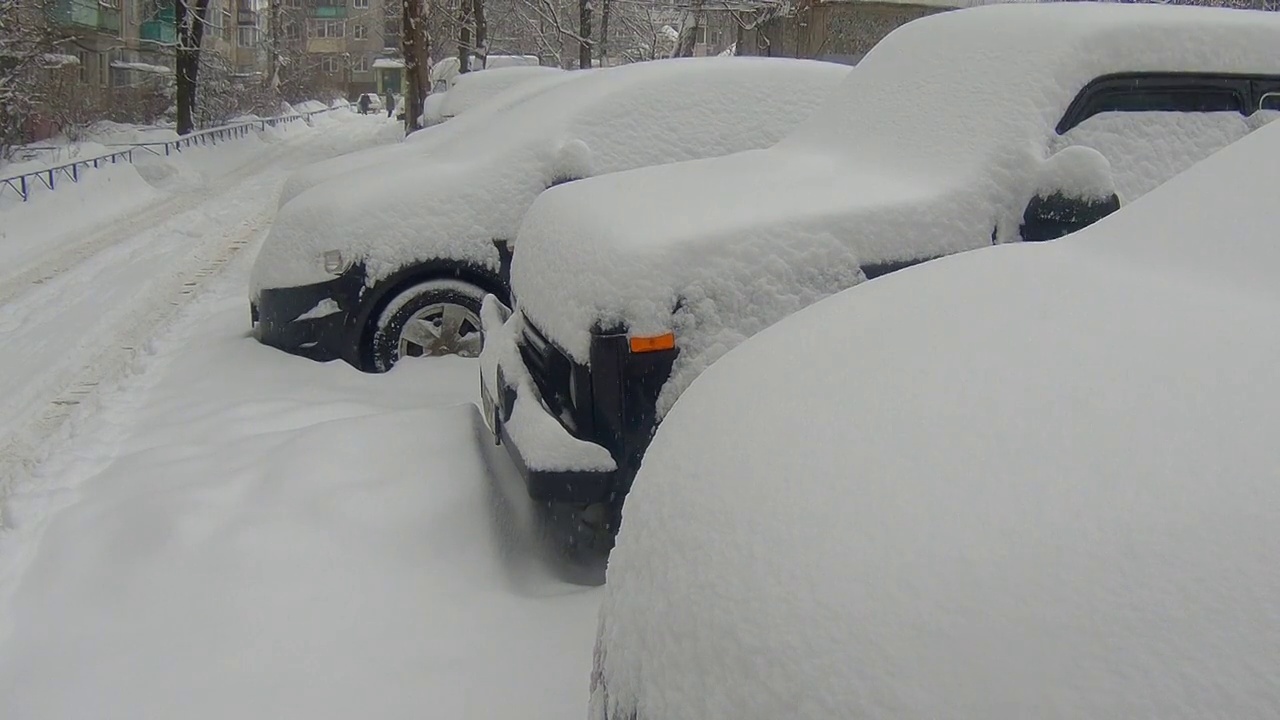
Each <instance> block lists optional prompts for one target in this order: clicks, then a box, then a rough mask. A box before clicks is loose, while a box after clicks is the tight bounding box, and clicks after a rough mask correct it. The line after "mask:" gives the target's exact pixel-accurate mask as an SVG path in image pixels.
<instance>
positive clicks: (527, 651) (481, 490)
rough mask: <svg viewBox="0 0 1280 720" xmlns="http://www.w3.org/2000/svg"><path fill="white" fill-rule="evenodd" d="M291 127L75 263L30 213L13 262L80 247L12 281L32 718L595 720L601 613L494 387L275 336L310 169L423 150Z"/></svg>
mask: <svg viewBox="0 0 1280 720" xmlns="http://www.w3.org/2000/svg"><path fill="white" fill-rule="evenodd" d="M289 127H290V128H292V129H289V130H287V131H286V132H285V134H284V135H283V136H282V137H280V138H278V139H275V140H270V141H268V140H264V139H262V138H257V139H253V140H249V141H248V144H247V146H246V148H245V150H243V152H244V153H245V154H244V156H243V158H242V159H243V160H244V161H245V162H246V164H244V165H243V166H242V167H238V168H234V169H231V170H229V171H228V172H227V173H226V174H224V175H218V174H216V173H215V171H214V170H213V169H211V168H221V167H223V165H224V164H225V163H228V162H229V161H227V160H226V159H225V158H224V159H222V160H212V159H211V157H209V156H200V155H188V154H186V153H185V151H184V155H183V157H184V158H186V162H187V163H189V164H190V167H189V168H187V169H188V170H190V171H192V172H199V173H203V174H204V175H203V182H202V184H201V185H200V186H198V187H186V186H175V185H171V184H166V183H158V184H157V185H156V186H150V185H148V187H150V188H151V190H152V192H153V193H154V195H153V196H151V197H152V200H154V201H153V202H149V203H147V202H143V204H142V209H141V210H137V209H131V210H129V211H127V212H122V213H121V212H118V213H116V215H114V216H109V217H108V216H105V215H104V216H103V217H102V218H101V220H102V222H103V223H104V227H103V228H101V229H99V230H96V231H92V232H89V233H87V234H85V233H83V232H81V233H80V237H79V238H78V239H77V240H76V241H74V242H73V241H64V240H63V239H62V238H61V237H60V236H56V235H55V234H54V233H53V232H52V231H44V230H42V226H41V225H40V223H38V222H36V220H35V219H34V216H27V215H23V217H24V218H27V219H28V220H30V222H29V223H27V225H26V227H27V230H26V231H24V232H23V233H22V234H17V233H16V232H14V230H13V226H11V225H9V221H10V219H11V218H12V217H16V216H15V215H11V214H10V211H11V210H24V208H23V207H14V208H9V207H6V208H5V210H4V215H3V217H4V220H5V225H6V230H7V231H8V232H10V235H9V237H8V238H7V242H8V245H18V244H23V245H27V246H39V245H41V244H42V243H45V242H52V241H56V242H58V243H65V247H63V248H62V249H59V250H49V251H47V252H46V253H44V254H43V255H39V256H37V255H35V254H32V256H31V257H32V258H33V259H32V264H27V265H24V266H22V267H14V268H11V269H12V270H13V271H15V272H17V273H18V274H17V275H13V276H6V277H5V278H4V279H0V307H2V309H0V337H3V342H0V369H2V370H3V372H0V395H3V396H4V397H5V398H6V401H7V402H6V404H5V411H4V413H3V414H0V430H2V431H3V435H2V436H0V717H2V718H5V719H6V720H10V719H12V720H27V719H28V718H30V719H33V720H35V719H38V720H58V719H59V718H66V719H67V720H73V719H74V720H78V719H79V718H84V717H89V716H92V717H100V718H138V717H175V716H180V717H183V718H204V717H207V718H226V717H265V716H272V717H279V716H295V715H297V716H306V717H311V718H326V717H333V718H349V717H351V716H353V715H360V714H364V715H371V716H374V717H409V716H416V715H421V714H422V713H423V712H426V713H427V714H428V715H432V716H439V717H458V718H461V717H476V718H492V717H515V716H516V715H519V716H520V717H530V718H546V719H548V720H550V719H552V718H563V717H569V716H575V715H580V714H581V712H582V709H583V708H584V707H585V703H586V700H587V687H586V678H587V677H588V675H589V670H590V652H591V651H590V647H591V637H592V634H593V632H594V627H595V614H596V610H597V607H598V599H599V592H598V591H594V590H584V589H583V588H581V587H579V586H576V585H569V584H566V583H565V582H564V581H563V580H561V579H560V577H561V575H562V574H563V573H565V572H567V569H565V568H562V567H559V566H558V565H557V564H556V563H555V562H553V561H551V560H550V559H548V558H547V557H545V555H544V553H543V551H542V549H541V548H540V547H539V546H538V545H537V544H536V543H535V542H533V541H532V536H531V532H532V531H533V529H534V525H535V524H536V523H535V522H534V520H533V519H532V518H531V513H530V508H529V507H528V498H527V496H526V495H525V494H524V489H523V487H522V486H520V485H519V477H518V475H517V474H516V473H515V471H514V468H510V467H507V466H503V465H502V463H503V462H505V461H506V459H505V457H502V456H501V455H500V454H496V453H490V452H488V451H489V450H490V449H492V445H491V442H490V441H488V440H487V439H482V438H483V433H484V431H483V427H482V424H481V421H480V418H479V413H478V412H477V411H476V408H475V406H474V402H475V400H476V394H477V393H476V382H475V377H476V372H477V366H476V363H475V362H474V361H465V360H458V359H453V358H446V359H439V360H433V361H430V362H428V361H406V362H404V363H401V364H400V365H398V366H397V367H396V369H395V370H394V371H393V372H391V373H388V374H385V375H380V376H370V375H364V374H361V373H359V372H357V371H355V370H353V369H352V368H350V367H348V366H346V365H345V364H342V363H331V364H323V365H322V364H317V363H312V362H310V361H307V360H301V359H298V358H294V357H291V356H288V355H285V354H282V353H279V352H276V351H274V350H272V349H270V348H266V347H263V346H261V345H259V344H258V343H257V342H256V341H254V340H253V339H252V338H250V337H248V336H247V335H246V333H245V321H246V319H247V317H248V312H249V308H248V305H247V302H246V300H245V298H244V288H245V285H246V282H247V276H248V270H249V263H250V261H251V259H252V255H253V251H254V250H255V249H256V245H257V244H258V243H260V242H261V240H262V239H263V237H264V236H265V234H266V231H267V227H268V225H269V223H270V221H271V218H272V216H273V215H274V213H275V211H276V206H277V200H276V195H277V194H278V192H279V190H280V187H281V185H282V183H283V180H284V177H285V176H286V174H287V173H288V172H289V170H290V169H291V168H294V167H297V165H299V164H302V163H305V162H309V161H313V160H317V159H322V158H324V157H328V156H330V155H332V154H335V153H337V152H341V151H343V150H349V149H352V148H354V147H359V146H362V145H372V144H375V143H378V142H383V141H386V140H389V139H393V138H395V137H396V135H397V134H398V126H397V124H396V123H394V122H391V121H388V120H386V118H385V117H381V118H376V117H364V116H359V115H356V114H353V113H347V114H345V115H343V114H337V115H335V117H334V119H332V120H327V121H326V120H322V121H319V122H317V124H316V127H314V128H309V127H307V126H306V125H302V124H295V125H292V126H289ZM388 130H389V131H390V134H389V135H388V134H387V131H388ZM219 150H222V151H225V152H230V153H238V152H241V151H238V150H234V149H232V146H230V145H228V146H226V147H225V148H224V147H223V146H219ZM210 152H213V150H211V151H210ZM206 160H207V161H209V163H208V164H206V162H205V161H206ZM131 172H135V173H136V172H137V170H136V169H134V170H131ZM87 177H88V176H86V178H87ZM192 179H194V178H192ZM139 182H142V181H139ZM116 187H117V188H120V186H116ZM90 192H98V193H100V192H102V189H101V188H98V187H90V186H74V185H69V186H67V187H63V188H59V189H58V190H57V192H55V193H51V194H49V195H48V196H47V197H43V198H42V199H41V200H40V202H46V201H47V203H46V204H45V205H43V206H41V205H39V203H36V202H35V201H33V204H29V207H32V208H37V207H38V208H39V210H40V211H41V212H42V213H43V216H44V217H45V218H46V219H51V218H53V217H54V216H55V215H56V214H58V212H59V210H61V211H62V212H64V213H66V214H71V213H74V212H75V208H76V207H77V206H78V204H79V203H80V202H82V201H84V200H86V198H88V195H89V193H90ZM114 198H115V199H116V200H117V201H119V202H120V203H121V206H122V207H126V208H132V207H133V204H132V203H129V202H126V200H127V198H126V197H124V196H123V195H122V194H114ZM326 310H327V308H325V307H324V306H323V304H321V306H318V307H317V308H315V309H314V310H313V312H316V313H320V312H325V311H326ZM37 389H38V390H40V393H35V390H37ZM41 393H42V394H41ZM24 418H34V419H33V421H32V423H26V420H25V419H24ZM24 427H25V428H27V429H29V430H32V431H33V432H25V431H23V428H24ZM34 431H38V432H34ZM521 501H523V503H524V504H523V505H521Z"/></svg>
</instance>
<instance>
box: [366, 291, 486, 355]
mask: <svg viewBox="0 0 1280 720" xmlns="http://www.w3.org/2000/svg"><path fill="white" fill-rule="evenodd" d="M486 294H487V292H486V291H485V290H483V289H481V288H479V287H477V286H475V285H472V284H471V283H467V282H462V281H461V280H428V281H426V282H423V283H419V284H417V285H414V286H413V287H410V288H408V289H407V290H405V291H403V292H401V293H400V294H398V295H396V296H395V297H394V298H392V300H391V302H389V303H387V306H386V307H385V308H383V310H382V312H381V313H379V314H378V318H377V320H376V322H375V324H374V329H373V336H372V343H371V345H372V346H371V348H370V350H371V360H372V365H373V368H372V369H373V371H374V372H386V371H388V370H390V369H391V367H392V366H393V365H395V364H396V361H398V360H399V359H400V358H401V357H405V356H410V357H419V356H428V357H435V356H443V355H460V356H463V357H475V356H477V355H479V354H480V349H481V348H482V347H483V346H484V335H483V334H481V329H480V305H481V304H482V303H483V302H484V296H485V295H486Z"/></svg>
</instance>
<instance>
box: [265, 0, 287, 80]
mask: <svg viewBox="0 0 1280 720" xmlns="http://www.w3.org/2000/svg"><path fill="white" fill-rule="evenodd" d="M280 3H281V0H271V5H270V8H269V9H268V17H267V33H268V34H267V38H268V42H269V43H270V44H271V47H270V52H271V58H270V60H271V70H270V72H269V74H268V75H267V88H268V89H270V90H272V91H274V90H276V88H278V87H280V64H281V53H280V43H281V42H282V41H283V40H284V36H283V35H281V33H280V30H281V28H280V24H281V21H282V19H283V18H281V15H280Z"/></svg>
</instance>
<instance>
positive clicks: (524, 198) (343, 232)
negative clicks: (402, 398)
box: [251, 58, 849, 293]
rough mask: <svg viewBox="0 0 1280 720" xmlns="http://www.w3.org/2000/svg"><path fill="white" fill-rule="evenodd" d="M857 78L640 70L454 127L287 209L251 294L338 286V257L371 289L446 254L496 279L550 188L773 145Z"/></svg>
mask: <svg viewBox="0 0 1280 720" xmlns="http://www.w3.org/2000/svg"><path fill="white" fill-rule="evenodd" d="M848 72H849V68H847V67H843V66H838V65H831V64H827V63H818V62H812V61H804V60H783V59H768V58H696V59H681V60H667V61H660V62H648V63H637V64H634V65H626V66H622V67H616V68H608V69H604V70H593V71H590V72H589V73H588V74H586V75H585V76H584V77H580V78H578V79H575V80H573V81H571V82H566V83H561V84H559V85H556V86H554V87H550V88H548V89H545V90H543V91H542V92H538V93H537V94H535V95H534V96H533V97H530V98H528V99H527V100H525V101H524V102H521V103H520V104H519V105H518V107H519V112H511V111H497V112H491V113H485V114H483V115H481V116H478V117H474V118H470V120H469V121H468V122H466V123H464V122H462V121H463V120H466V119H468V118H467V116H463V117H462V118H458V119H455V120H452V121H450V122H448V123H444V124H442V125H439V126H437V127H434V128H431V129H429V130H427V131H425V132H427V133H435V134H436V135H435V138H430V137H428V138H425V139H423V140H422V141H420V142H422V143H423V144H424V146H429V147H424V148H422V150H421V151H420V152H419V151H414V152H406V154H405V156H404V157H403V159H402V160H401V161H400V162H398V163H390V162H387V163H383V164H381V165H379V166H376V167H367V168H363V169H353V170H351V172H349V173H347V174H346V175H344V176H342V177H340V178H337V179H335V180H334V181H332V182H330V183H327V184H323V183H322V184H321V185H318V186H314V187H312V188H310V189H309V190H306V191H304V192H303V193H301V194H300V195H298V196H297V197H295V198H294V199H292V200H290V201H289V202H287V203H286V204H285V205H284V207H283V208H282V209H281V212H280V216H279V219H278V221H277V223H276V225H275V227H274V228H273V229H272V234H271V237H270V238H269V239H268V241H267V242H266V244H265V245H264V246H263V251H262V254H261V255H260V256H259V260H258V263H257V264H256V266H255V268H254V272H253V276H252V281H251V282H252V287H251V292H252V293H257V292H258V291H259V290H261V289H262V288H270V287H292V286H297V285H305V284H310V283H316V282H323V281H325V280H328V279H329V278H330V277H331V276H330V275H328V274H326V273H325V272H324V269H323V266H322V264H320V263H319V262H318V261H317V258H319V257H320V256H321V255H322V254H323V253H324V252H326V251H329V250H341V251H343V253H344V254H345V255H347V256H349V257H351V258H353V259H354V260H355V261H356V262H362V263H363V264H364V267H365V278H366V282H368V283H369V284H373V283H376V282H377V281H378V280H380V279H383V278H385V277H388V276H390V275H391V274H393V273H395V272H396V271H397V270H400V269H402V268H405V267H408V266H411V265H414V264H416V263H419V262H422V261H425V260H430V259H436V258H446V259H449V260H452V261H456V262H459V263H466V264H471V265H475V266H477V267H481V268H488V269H490V270H492V271H494V272H496V271H497V270H498V266H499V257H498V252H497V250H496V249H495V248H494V247H493V244H492V241H493V240H494V239H513V238H515V237H516V230H517V228H518V227H519V225H520V221H521V219H522V218H523V217H524V214H525V211H526V209H527V208H528V207H529V205H531V204H532V203H533V201H534V199H536V198H537V196H538V195H539V194H540V193H542V191H543V190H545V189H546V188H547V187H549V186H551V185H554V184H556V183H558V182H562V181H565V180H572V179H576V178H580V177H585V176H588V175H599V174H606V173H611V172H618V171H621V170H627V169H631V168H635V167H641V166H645V165H652V164H656V163H665V162H675V161H679V160H687V159H691V158H698V157H708V156H714V155H723V154H727V153H731V152H736V151H739V150H744V149H748V148H753V147H763V146H766V145H769V144H770V143H772V142H774V141H776V140H777V139H778V138H779V137H781V136H782V135H783V134H784V133H785V132H787V131H788V130H790V129H791V128H793V127H795V126H796V124H797V123H799V122H801V121H802V120H803V119H804V118H805V117H807V116H808V114H809V113H810V112H812V111H813V110H814V109H815V108H816V107H817V106H818V104H819V103H821V102H822V101H823V100H824V99H825V97H826V96H827V94H828V93H829V92H830V91H831V90H832V89H833V88H834V87H835V86H836V85H838V84H839V82H840V81H841V79H843V78H844V77H845V76H846V75H847V74H848ZM531 82H537V81H531ZM477 111H478V109H477ZM477 111H473V113H475V112H477ZM468 115H471V114H470V113H469V114H468ZM440 133H447V135H440ZM441 138H447V142H445V141H443V140H442V139H441ZM406 147H408V144H406ZM326 172H327V170H326ZM369 217H374V218H377V222H379V223H380V227H379V233H378V235H377V237H376V238H371V237H369V236H368V235H367V234H366V233H363V232H361V231H360V230H359V228H360V227H363V226H364V224H365V223H366V222H367V221H368V218H369Z"/></svg>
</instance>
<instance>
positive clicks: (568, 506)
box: [482, 5, 1280, 550]
mask: <svg viewBox="0 0 1280 720" xmlns="http://www.w3.org/2000/svg"><path fill="white" fill-rule="evenodd" d="M1009 25H1015V26H1016V27H1017V28H1018V32H1016V33H1012V34H1011V33H1010V31H1009V29H1008V26H1009ZM1277 38H1280V21H1278V20H1277V18H1275V17H1273V16H1272V15H1271V14H1265V13H1236V12H1229V11H1217V10H1206V11H1199V10H1196V9H1188V8H1165V9H1161V8H1153V7H1145V6H1144V7H1128V6H1125V7H1114V6H1104V7H1097V8H1094V7H1078V6H1071V5H1067V6H1061V7H1059V6H1056V5H1055V6H1043V7H1042V6H1039V5H1029V6H1017V7H992V8H978V9H974V10H971V11H964V12H951V13H944V14H940V15H937V16H934V17H930V18H927V19H923V20H920V21H915V22H911V23H909V24H907V25H905V26H903V27H902V28H900V29H898V30H897V31H895V32H893V33H892V34H890V35H889V36H888V37H886V38H885V39H884V40H883V41H881V42H880V43H879V44H878V45H877V46H876V47H875V48H874V49H873V50H872V51H871V53H869V54H868V55H867V57H866V58H865V59H863V60H862V62H861V63H860V64H859V65H858V67H857V68H856V69H855V70H854V71H853V72H851V73H850V75H849V77H848V78H847V79H846V80H845V82H844V83H843V84H842V85H841V86H840V88H839V89H838V90H836V91H835V92H834V93H832V96H831V97H830V98H829V99H828V100H827V102H826V103H825V104H824V105H823V107H822V108H820V109H819V110H818V111H817V112H816V113H815V115H814V116H813V117H811V118H810V119H809V120H808V121H806V122H805V123H803V124H801V125H800V126H799V127H797V128H796V129H795V130H794V131H792V132H791V133H790V134H788V136H787V137H786V138H784V139H783V140H781V141H780V142H779V143H777V144H776V145H774V146H773V147H771V148H768V149H766V150H760V151H755V152H744V153H738V154H734V155H729V156H726V157H720V158H716V159H708V160H703V161H698V162H687V163H680V164H670V165H663V166H660V167H650V168H646V169H642V170H636V171H632V172H627V173H618V174H614V175H609V176H604V177H599V178H592V179H590V180H584V181H582V182H577V183H573V184H571V185H567V186H565V187H560V188H554V189H552V190H550V191H548V192H546V193H544V194H543V196H542V197H540V198H539V200H538V202H537V203H535V204H534V205H533V207H532V208H531V209H530V211H529V212H528V214H527V216H526V217H525V219H524V222H523V224H522V225H521V227H520V231H519V234H518V235H517V240H516V247H518V248H519V250H518V252H517V253H516V257H515V261H514V263H513V265H512V270H511V287H512V292H513V295H514V307H515V308H516V311H515V312H512V311H511V310H509V309H508V307H509V306H507V305H502V304H497V303H495V304H493V307H491V308H490V309H491V312H489V313H487V314H486V318H485V327H484V330H485V332H486V333H487V335H488V338H489V340H488V342H489V346H490V351H489V352H487V355H489V356H491V357H488V358H486V359H485V360H484V361H482V377H483V398H482V402H483V403H484V407H485V415H486V417H487V418H488V420H489V422H490V424H491V427H492V428H493V430H494V432H495V435H496V436H497V437H498V438H499V440H500V442H501V443H502V444H503V445H505V446H506V448H507V449H508V451H509V452H510V453H511V455H512V457H513V458H514V459H515V461H516V464H517V465H518V466H519V467H520V468H521V470H522V472H523V473H524V475H525V477H526V479H527V483H528V487H529V492H530V495H531V496H533V497H534V498H536V499H538V500H539V501H542V502H545V503H548V504H549V505H550V506H551V507H553V508H555V509H556V511H557V512H556V514H557V515H559V516H564V517H566V518H572V517H573V516H575V515H578V516H581V517H582V518H584V519H583V520H581V521H580V522H579V521H572V520H571V521H570V525H571V526H572V527H575V528H576V532H575V534H571V535H570V536H569V538H570V540H571V541H574V542H580V543H586V544H591V545H595V546H598V547H600V548H601V549H604V550H607V548H608V547H609V545H610V544H611V538H612V536H613V534H614V533H615V532H616V530H617V528H618V527H619V524H620V522H621V517H622V506H623V501H624V498H625V497H626V495H627V493H628V491H629V490H630V488H631V485H632V481H633V478H634V477H635V473H636V471H637V469H638V468H639V467H640V463H641V460H642V458H643V457H644V455H645V451H646V449H647V448H648V446H649V442H650V440H651V438H652V437H653V435H654V432H655V429H656V428H657V427H658V425H659V424H660V423H661V422H662V421H663V418H664V417H665V416H666V415H667V413H668V412H669V411H670V410H671V408H672V407H673V406H674V405H675V403H676V402H677V399H678V398H679V397H680V395H681V394H682V393H683V392H684V390H685V389H686V388H688V387H689V386H690V384H691V383H692V382H693V381H694V380H695V379H696V378H697V377H698V375H700V374H701V373H702V372H703V371H704V370H705V369H706V368H707V367H708V366H709V365H711V364H712V363H713V362H715V361H716V360H717V359H718V358H719V357H720V356H722V355H724V354H725V353H726V352H728V351H729V350H731V349H732V348H733V347H734V346H736V345H737V344H738V343H740V342H742V341H743V340H745V339H746V338H748V337H750V336H752V335H754V334H755V333H757V332H759V331H761V330H763V329H765V328H766V327H768V326H770V325H772V324H773V323H775V322H777V321H779V320H781V319H782V318H784V317H786V316H788V315H790V314H792V313H794V312H796V311H798V310H800V309H802V308H804V307H806V306H808V305H810V304H812V303H814V302H816V301H818V300H820V299H821V298H823V297H826V296H828V295H831V294H833V293H836V292H838V291H840V290H843V289H845V288H849V287H853V286H855V285H858V284H860V283H862V282H864V281H866V280H869V279H872V278H876V277H879V276H882V275H885V274H887V273H891V272H893V271H896V270H899V269H902V268H905V267H908V266H911V265H915V264H918V263H921V262H924V261H927V260H931V259H934V258H939V257H942V256H946V255H950V254H954V253H957V252H961V251H967V250H973V249H977V248H980V247H984V246H989V245H997V244H1004V243H1010V242H1018V241H1045V240H1052V239H1055V238H1058V237H1061V236H1063V235H1065V234H1067V233H1070V232H1072V231H1075V230H1078V229H1080V228H1083V227H1085V226H1087V225H1089V224H1091V223H1093V222H1095V221H1097V220H1099V219H1101V218H1102V217H1104V216H1106V215H1107V214H1109V213H1111V212H1113V211H1115V210H1116V209H1117V208H1119V207H1120V206H1121V205H1122V204H1125V203H1128V202H1132V201H1134V200H1136V199H1137V198H1139V197H1141V196H1142V195H1143V194H1144V193H1146V192H1148V191H1149V190H1151V189H1153V188H1155V187H1157V186H1158V185H1160V184H1161V183H1163V182H1165V181H1166V180H1168V179H1169V178H1170V177H1173V176H1174V175H1175V174H1176V173H1178V172H1180V171H1182V170H1184V169H1186V168H1188V167H1189V166H1191V165H1192V164H1193V163H1195V162H1196V161H1198V160H1201V159H1203V158H1204V157H1207V156H1208V155H1210V154H1211V153H1213V152H1214V151H1216V150H1218V149H1221V148H1222V147H1225V146H1227V145H1228V144H1230V143H1231V142H1233V141H1235V140H1238V139H1240V138H1242V137H1244V136H1245V135H1246V134H1248V133H1249V132H1250V131H1252V130H1253V129H1255V128H1257V127H1259V126H1260V125H1262V124H1263V123H1265V122H1267V121H1269V120H1271V119H1272V118H1273V117H1274V116H1275V114H1276V113H1275V112H1274V110H1272V109H1270V108H1272V107H1273V106H1272V105H1270V102H1271V99H1272V98H1275V97H1276V95H1275V92H1276V91H1277V90H1280V58H1277V56H1276V55H1275V54H1274V52H1273V51H1272V50H1271V48H1272V47H1273V44H1274V42H1275V40H1276V39H1277ZM868 341H869V342H872V340H871V339H869V340H868Z"/></svg>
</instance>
